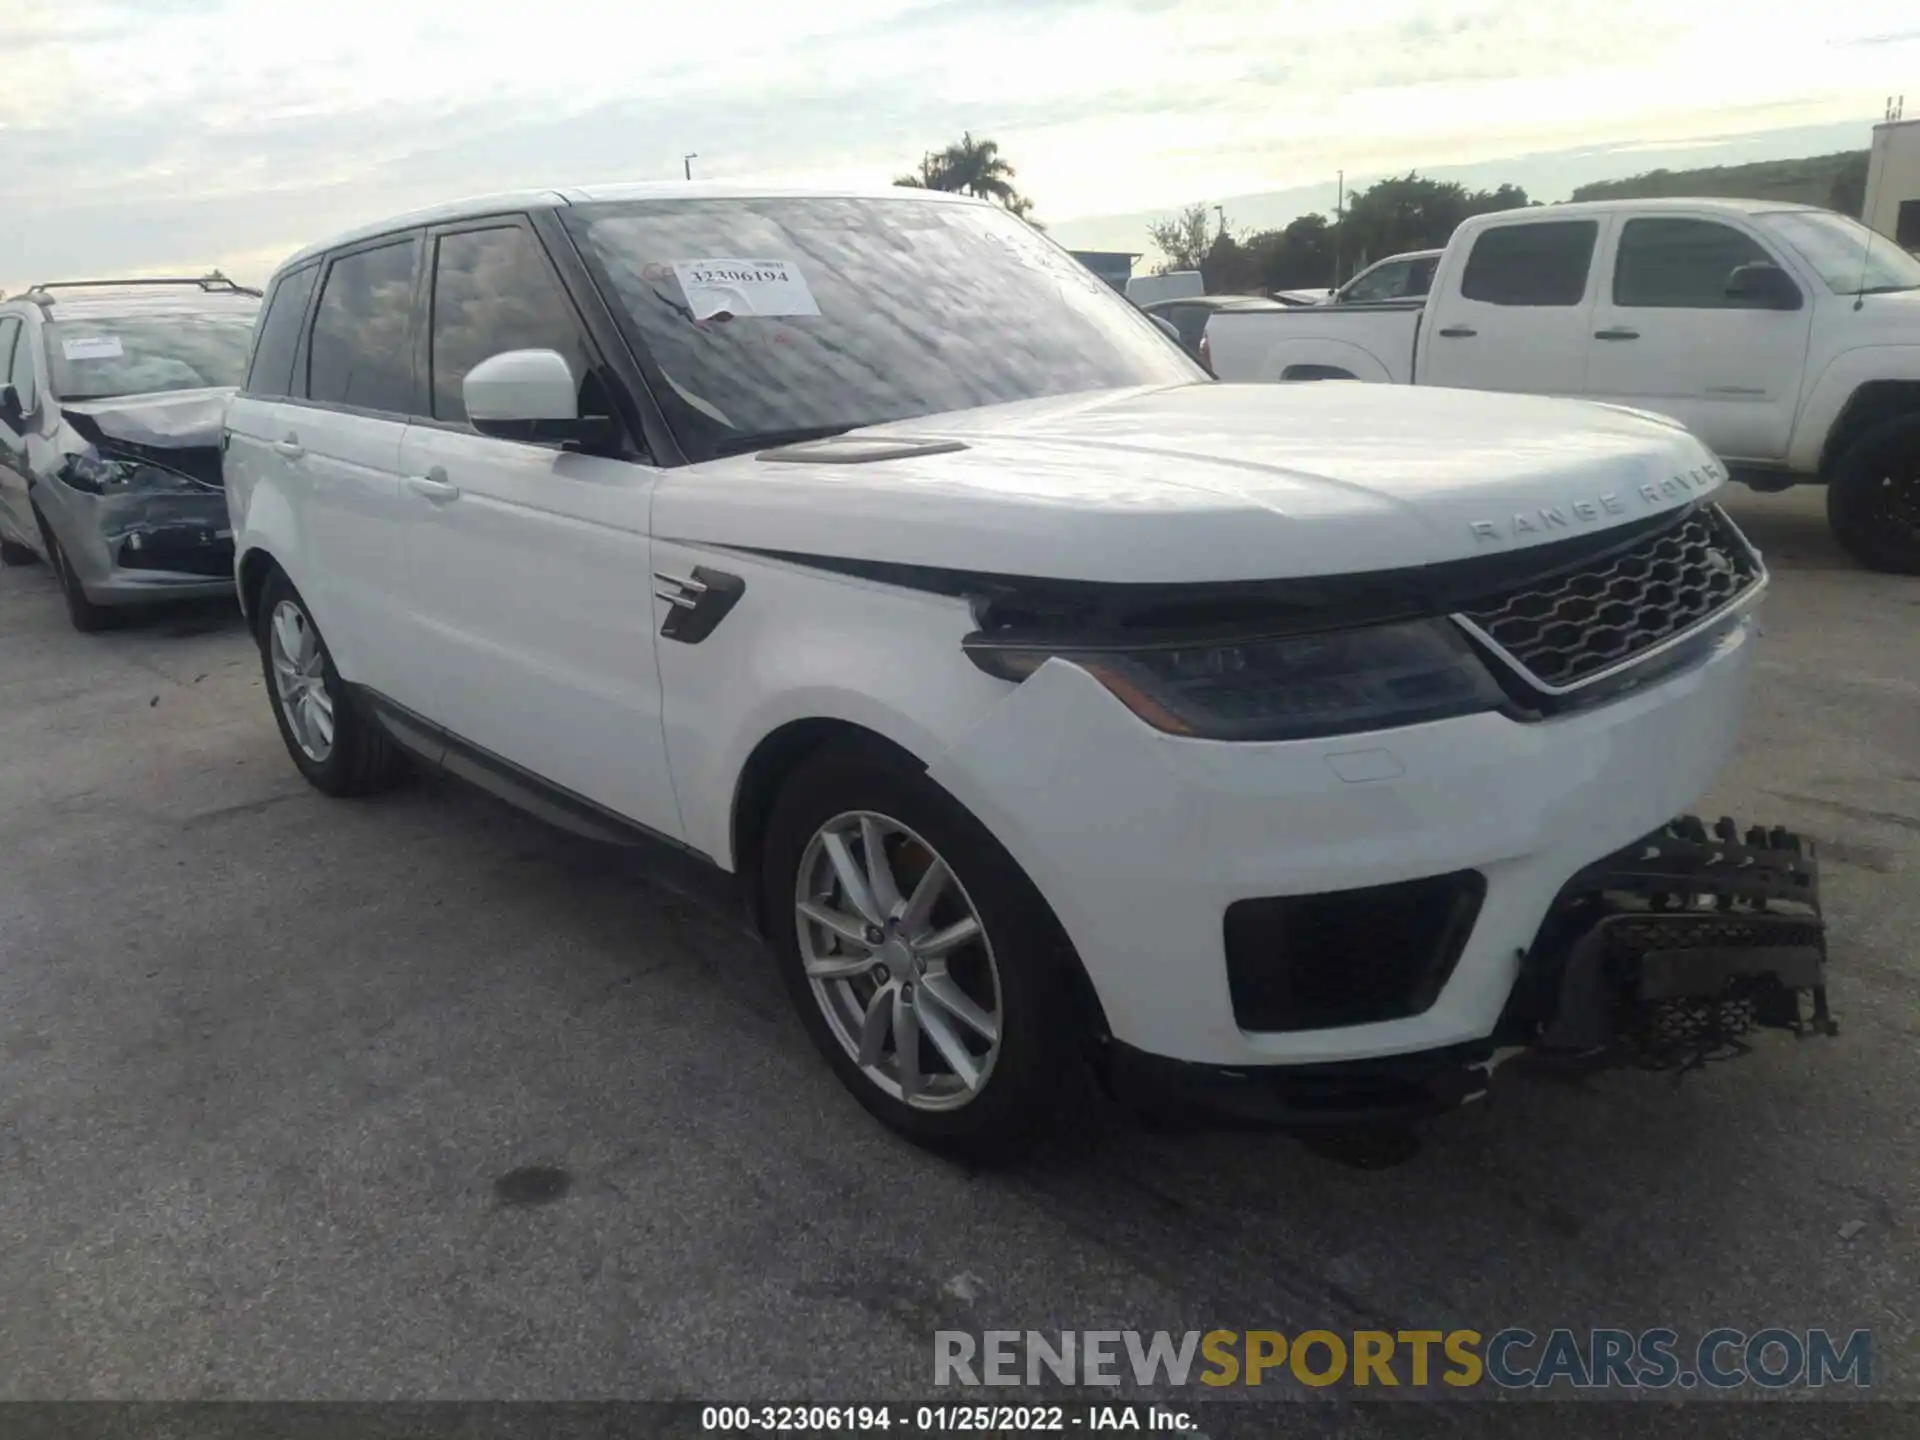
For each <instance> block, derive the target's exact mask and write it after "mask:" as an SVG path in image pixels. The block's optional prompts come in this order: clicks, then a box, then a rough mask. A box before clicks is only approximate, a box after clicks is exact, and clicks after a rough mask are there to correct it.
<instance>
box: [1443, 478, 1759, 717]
mask: <svg viewBox="0 0 1920 1440" xmlns="http://www.w3.org/2000/svg"><path fill="white" fill-rule="evenodd" d="M1761 574H1762V572H1761V568H1760V562H1759V560H1758V559H1757V558H1756V557H1755V555H1754V553H1753V550H1752V549H1751V548H1750V547H1749V546H1748V544H1747V542H1746V539H1745V537H1743V536H1742V535H1741V534H1740V532H1739V531H1738V530H1736V529H1735V528H1734V525H1733V522H1732V521H1731V520H1729V519H1728V518H1727V517H1726V516H1725V515H1724V514H1723V513H1722V512H1721V510H1720V507H1719V506H1717V505H1707V506H1703V507H1702V508H1700V509H1698V510H1695V511H1693V512H1692V513H1691V514H1689V515H1688V516H1687V517H1686V518H1685V519H1684V520H1682V521H1681V522H1680V523H1679V524H1678V525H1675V526H1673V527H1672V528H1671V529H1668V530H1664V531H1662V532H1661V533H1659V534H1658V535H1655V536H1653V537H1651V538H1650V539H1647V540H1644V541H1642V542H1641V543H1639V544H1637V545H1634V546H1633V547H1631V548H1630V549H1627V550H1625V551H1622V552H1621V553H1619V554H1617V555H1613V556H1610V557H1608V558H1607V559H1605V560H1602V561H1599V562H1597V563H1595V564H1593V565H1590V566H1585V567H1582V568H1581V569H1578V570H1574V571H1570V572H1568V573H1566V574H1562V575H1558V576H1555V577H1554V578H1553V579H1551V580H1548V581H1545V582H1542V583H1538V584H1534V585H1529V586H1527V587H1525V588H1524V589H1520V590H1513V591H1509V592H1507V593H1506V594H1503V595H1500V596H1497V597H1495V598H1492V599H1489V600H1486V601H1484V602H1480V603H1478V604H1475V605H1473V606H1471V607H1469V608H1468V609H1465V610H1463V611H1461V612H1460V613H1459V616H1458V618H1459V619H1461V620H1463V621H1465V622H1466V623H1467V624H1468V625H1469V626H1470V627H1471V628H1472V629H1473V630H1474V631H1475V633H1477V634H1478V635H1479V636H1480V638H1482V639H1483V640H1485V641H1487V642H1488V643H1490V644H1491V645H1493V646H1494V647H1495V648H1496V649H1497V650H1498V651H1499V652H1500V653H1501V654H1502V656H1503V657H1504V658H1505V659H1507V660H1508V661H1510V662H1511V663H1512V664H1513V666H1514V667H1515V668H1516V669H1518V670H1519V671H1520V672H1521V673H1522V674H1523V675H1524V676H1525V677H1526V678H1527V679H1528V680H1529V681H1531V682H1533V683H1534V684H1536V685H1538V686H1539V687H1540V688H1541V689H1543V690H1547V691H1549V692H1557V691H1563V690H1570V689H1573V688H1575V687H1577V686H1579V685H1583V684H1585V683H1586V682H1588V681H1590V680H1593V679H1596V678H1598V677H1599V676H1601V675H1603V674H1605V673H1606V672H1608V671H1610V670H1612V669H1615V668H1616V667H1618V666H1620V665H1622V664H1626V663H1629V662H1631V661H1632V660H1634V659H1635V658H1636V657H1637V656H1641V655H1645V654H1646V653H1647V652H1649V651H1651V650H1653V649H1655V648H1656V647H1657V646H1660V645H1662V644H1664V643H1665V642H1666V641H1668V640H1672V639H1674V638H1675V637H1676V636H1680V635H1684V634H1685V633H1686V632H1688V631H1689V630H1692V629H1693V628H1694V627H1695V626H1697V625H1699V624H1700V623H1701V622H1703V621H1705V620H1708V619H1710V618H1711V617H1712V616H1713V615H1714V614H1715V613H1717V612H1718V611H1720V610H1723V609H1725V608H1726V606H1727V605H1729V604H1730V603H1732V602H1733V601H1734V600H1736V599H1738V598H1739V597H1740V596H1741V595H1743V594H1745V593H1746V592H1747V591H1748V590H1749V589H1751V588H1752V587H1753V586H1754V585H1755V584H1757V583H1758V582H1759V580H1760V579H1761Z"/></svg>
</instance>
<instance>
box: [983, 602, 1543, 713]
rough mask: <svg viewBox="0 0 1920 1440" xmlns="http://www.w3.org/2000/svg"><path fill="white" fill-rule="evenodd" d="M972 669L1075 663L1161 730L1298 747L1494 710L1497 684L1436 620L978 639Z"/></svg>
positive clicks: (1500, 699) (1024, 670)
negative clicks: (1130, 641)
mask: <svg viewBox="0 0 1920 1440" xmlns="http://www.w3.org/2000/svg"><path fill="white" fill-rule="evenodd" d="M966 651H967V655H968V656H969V658H971V659H972V661H973V663H974V664H975V665H977V666H979V667H980V668H981V669H982V670H984V671H986V672H987V673H988V674H989V675H997V676H999V677H1000V678H1001V679H1004V680H1013V681H1016V682H1017V681H1020V680H1024V679H1026V678H1027V676H1029V675H1031V674H1032V673H1033V672H1034V671H1035V670H1038V669H1039V668H1040V667H1041V666H1042V665H1043V664H1045V663H1046V662H1047V661H1048V660H1049V659H1051V658H1052V657H1054V656H1058V657H1059V658H1060V659H1062V660H1070V661H1072V662H1073V663H1074V664H1076V665H1078V666H1080V667H1081V668H1082V669H1083V670H1085V671H1086V672H1087V673H1088V674H1090V675H1092V676H1093V677H1094V678H1095V679H1097V680H1098V681H1100V683H1101V684H1103V685H1105V686H1106V687H1107V689H1109V690H1111V691H1112V692H1113V694H1114V696H1115V697H1116V698H1117V699H1119V700H1120V701H1121V703H1122V704H1124V705H1125V706H1126V707H1127V708H1128V709H1129V710H1131V711H1133V713H1134V714H1136V715H1138V716H1139V717H1140V718H1141V719H1142V720H1144V721H1146V722H1147V723H1148V724H1149V725H1151V726H1153V727H1154V728H1155V729H1156V730H1164V731H1166V732H1167V733H1168V734H1172V735H1190V736H1193V737H1194V738H1196V739H1202V740H1303V739H1308V738H1311V737H1313V736H1316V735H1341V734H1347V733H1350V732H1353V731H1360V730H1383V729H1386V728H1388V727H1390V726H1396V725H1417V724H1419V723H1421V722H1422V721H1427V720H1444V719H1446V718H1448V717H1449V716H1454V715H1468V714H1472V713H1475V712H1477V711H1482V710H1497V709H1499V708H1500V706H1501V705H1502V704H1503V703H1504V699H1505V697H1504V696H1503V694H1502V693H1501V690H1500V687H1499V684H1498V683H1497V682H1496V681H1495V680H1494V678H1493V677H1492V675H1490V674H1489V673H1488V672H1487V669H1486V667H1485V666H1484V665H1482V664H1481V662H1480V658H1479V656H1477V655H1476V654H1475V653H1474V652H1473V649H1472V648H1471V647H1470V646H1469V645H1468V643H1467V641H1466V638H1465V637H1464V636H1462V635H1461V634H1460V632H1459V631H1458V630H1457V629H1455V628H1454V627H1453V626H1452V625H1451V624H1449V623H1448V622H1446V621H1443V620H1422V621H1414V622H1410V623H1404V624H1395V625H1379V626H1372V627H1368V628H1365V629H1356V630H1335V631H1330V632H1327V633H1325V634H1317V635H1292V636H1285V637H1276V638H1265V639H1248V640H1233V641H1218V642H1215V641H1209V642H1206V643H1202V644H1193V645H1186V644H1167V643H1160V644H1154V645H1143V646H1129V647H1113V648H1096V647H1086V648H1076V647H1073V646H1071V645H1043V644H1032V645H1027V644H1021V643H1019V642H1018V641H1007V642H1002V641H998V640H996V639H994V638H993V637H991V636H985V635H982V636H974V637H970V638H969V639H968V640H967V642H966Z"/></svg>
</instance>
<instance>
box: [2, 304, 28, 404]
mask: <svg viewBox="0 0 1920 1440" xmlns="http://www.w3.org/2000/svg"><path fill="white" fill-rule="evenodd" d="M19 342H20V322H19V321H18V320H16V319H14V318H13V316H11V315H0V385H11V384H12V383H13V352H14V350H15V348H16V347H17V346H18V345H19ZM21 398H22V399H24V398H25V397H24V396H23V397H21Z"/></svg>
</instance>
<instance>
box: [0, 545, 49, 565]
mask: <svg viewBox="0 0 1920 1440" xmlns="http://www.w3.org/2000/svg"><path fill="white" fill-rule="evenodd" d="M39 558H40V557H39V556H38V555H37V554H35V553H34V552H33V550H32V549H31V548H30V547H28V546H25V545H16V544H14V543H13V541H11V540H0V565H31V564H33V563H34V562H35V561H36V560H38V559H39Z"/></svg>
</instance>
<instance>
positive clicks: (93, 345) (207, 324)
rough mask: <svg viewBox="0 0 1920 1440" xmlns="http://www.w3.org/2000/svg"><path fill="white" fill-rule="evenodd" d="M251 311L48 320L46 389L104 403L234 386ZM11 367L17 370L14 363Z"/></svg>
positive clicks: (242, 369)
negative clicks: (49, 382) (48, 386)
mask: <svg viewBox="0 0 1920 1440" xmlns="http://www.w3.org/2000/svg"><path fill="white" fill-rule="evenodd" d="M54 313H55V314H56V315H58V313H59V311H58V307H56V308H55V312H54ZM256 313H257V312H256V310H255V308H254V307H253V306H251V305H231V306H222V307H221V308H220V309H218V310H207V311H201V312H198V313H186V312H181V313H166V314H147V315H124V316H112V317H91V318H87V319H67V320H61V319H55V320H53V321H51V322H49V323H48V324H47V326H46V327H45V329H44V331H43V335H44V338H45V344H46V352H47V368H48V371H49V373H50V374H51V376H52V379H53V388H54V391H55V393H56V394H58V395H59V396H60V397H61V398H62V399H63V400H104V399H110V398H112V397H115V396H120V395H153V394H157V393H161V392H164V391H168V390H205V389H211V388H214V387H218V386H228V385H238V384H239V383H240V380H241V377H242V376H243V375H244V374H245V373H246V368H247V346H248V343H249V342H250V341H251V340H252V338H253V321H254V316H255V314H256ZM14 368H15V370H16V371H17V370H19V369H20V368H21V367H20V365H19V364H18V362H16V364H15V366H14ZM30 370H31V367H29V373H30ZM15 383H16V384H18V383H19V382H18V381H17V380H16V381H15Z"/></svg>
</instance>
